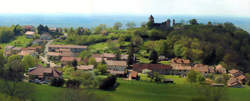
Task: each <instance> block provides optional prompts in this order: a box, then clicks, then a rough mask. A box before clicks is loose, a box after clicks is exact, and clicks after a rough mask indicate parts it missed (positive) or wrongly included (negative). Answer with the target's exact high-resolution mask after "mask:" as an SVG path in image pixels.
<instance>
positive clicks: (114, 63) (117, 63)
mask: <svg viewBox="0 0 250 101" xmlns="http://www.w3.org/2000/svg"><path fill="white" fill-rule="evenodd" d="M106 64H107V65H108V66H127V62H126V61H113V60H107V61H106Z"/></svg>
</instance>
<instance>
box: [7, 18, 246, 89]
mask: <svg viewBox="0 0 250 101" xmlns="http://www.w3.org/2000/svg"><path fill="white" fill-rule="evenodd" d="M151 17H152V16H151ZM151 19H152V18H151ZM23 27H24V30H25V36H26V38H28V39H33V42H32V43H31V44H32V45H30V46H28V47H17V46H15V45H14V46H10V45H7V46H6V47H5V48H4V56H5V57H9V56H11V55H14V54H16V55H19V56H21V57H24V56H27V55H30V56H32V57H36V58H38V59H39V60H40V61H41V64H38V65H37V66H35V67H30V68H29V70H28V71H27V72H26V73H25V74H24V75H25V76H26V80H27V81H29V82H33V83H37V84H49V83H50V81H51V80H52V79H54V78H63V77H62V75H63V73H64V72H63V71H62V68H64V67H65V66H68V65H72V64H73V67H74V69H76V70H77V71H88V72H93V71H94V70H95V69H96V65H93V64H86V62H88V60H86V59H83V58H81V57H79V55H80V53H81V52H83V51H86V50H88V46H87V45H61V44H52V42H53V40H55V39H58V38H59V39H60V38H62V37H67V35H66V34H65V33H63V32H62V31H60V30H61V29H60V28H49V32H46V33H42V34H41V35H40V37H39V38H37V37H36V33H37V31H36V29H35V27H34V26H30V25H27V26H23ZM50 32H52V33H53V32H58V33H61V34H60V37H58V36H57V37H56V38H55V37H53V36H52V35H51V33H50ZM128 56H129V55H128V54H120V55H119V58H117V55H116V54H114V53H94V54H91V58H94V60H95V62H96V63H104V64H106V66H107V67H106V71H107V73H106V74H104V75H108V74H111V75H115V76H117V77H119V78H122V79H124V80H140V78H141V77H140V76H141V75H144V74H146V75H149V74H152V73H158V74H160V75H176V76H179V77H180V78H186V77H187V75H188V73H189V72H190V71H196V72H199V73H200V74H202V76H204V77H205V81H208V82H209V84H210V85H211V86H221V87H224V86H226V87H234V88H242V87H243V85H245V84H246V82H247V77H246V76H245V75H244V73H243V72H242V71H240V70H237V69H231V70H227V69H226V68H224V67H223V66H222V65H221V64H218V65H213V66H209V65H204V64H195V63H193V62H192V61H190V60H188V59H182V58H167V57H165V56H159V57H158V61H169V64H161V63H159V62H158V63H156V64H153V63H147V64H146V63H135V64H132V65H128V64H127V61H128ZM134 58H136V57H134ZM211 75H227V76H228V77H229V78H228V80H227V82H226V83H225V84H224V83H215V82H213V81H211V79H209V76H211ZM161 82H163V83H174V82H175V81H174V80H172V79H171V78H169V79H162V80H161Z"/></svg>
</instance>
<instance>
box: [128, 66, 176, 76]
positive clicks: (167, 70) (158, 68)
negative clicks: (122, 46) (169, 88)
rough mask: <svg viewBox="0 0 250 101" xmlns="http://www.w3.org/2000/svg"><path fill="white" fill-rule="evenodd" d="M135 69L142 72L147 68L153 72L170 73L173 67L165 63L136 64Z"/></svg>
mask: <svg viewBox="0 0 250 101" xmlns="http://www.w3.org/2000/svg"><path fill="white" fill-rule="evenodd" d="M132 68H133V70H134V71H136V72H138V73H142V72H144V71H145V70H151V71H152V72H158V73H160V74H170V71H171V69H172V67H171V66H170V65H163V64H134V65H133V66H132Z"/></svg>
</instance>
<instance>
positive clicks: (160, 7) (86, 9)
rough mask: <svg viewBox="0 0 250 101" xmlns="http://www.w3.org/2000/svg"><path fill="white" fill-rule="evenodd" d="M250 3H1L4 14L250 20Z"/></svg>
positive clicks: (77, 0) (89, 0) (163, 0)
mask: <svg viewBox="0 0 250 101" xmlns="http://www.w3.org/2000/svg"><path fill="white" fill-rule="evenodd" d="M249 12H250V0H1V3H0V13H2V14H6V13H7V14H16V13H18V14H23V13H28V14H29V13H36V14H64V13H75V14H86V15H87V14H132V15H149V14H153V15H201V16H203V15H212V16H244V17H250V13H249Z"/></svg>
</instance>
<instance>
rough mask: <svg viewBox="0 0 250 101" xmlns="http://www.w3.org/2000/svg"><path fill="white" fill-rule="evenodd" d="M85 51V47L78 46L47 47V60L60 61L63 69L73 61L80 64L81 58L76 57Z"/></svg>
mask: <svg viewBox="0 0 250 101" xmlns="http://www.w3.org/2000/svg"><path fill="white" fill-rule="evenodd" d="M86 49H87V46H80V45H49V46H48V53H47V58H48V60H55V61H60V62H61V65H62V67H63V66H65V65H67V64H69V63H72V62H73V61H77V62H80V61H81V58H79V57H77V56H78V55H79V54H80V52H82V51H84V50H86Z"/></svg>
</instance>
